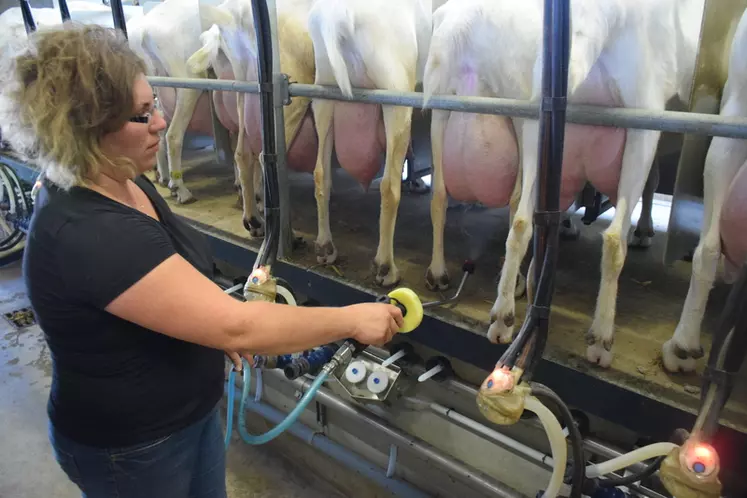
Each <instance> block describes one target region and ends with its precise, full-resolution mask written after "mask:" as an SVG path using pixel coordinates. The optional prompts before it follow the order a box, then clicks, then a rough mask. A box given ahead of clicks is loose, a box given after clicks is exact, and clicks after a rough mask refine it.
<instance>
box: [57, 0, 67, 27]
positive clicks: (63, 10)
mask: <svg viewBox="0 0 747 498" xmlns="http://www.w3.org/2000/svg"><path fill="white" fill-rule="evenodd" d="M58 3H59V9H60V17H62V22H65V21H69V20H70V9H68V8H67V0H59V2H58Z"/></svg>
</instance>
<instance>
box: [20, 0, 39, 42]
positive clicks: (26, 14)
mask: <svg viewBox="0 0 747 498" xmlns="http://www.w3.org/2000/svg"><path fill="white" fill-rule="evenodd" d="M18 3H19V4H20V5H21V15H22V16H23V25H24V27H25V28H26V34H27V35H30V34H31V33H33V32H34V31H36V22H35V21H34V14H32V13H31V5H29V0H18Z"/></svg>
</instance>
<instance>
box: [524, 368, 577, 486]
mask: <svg viewBox="0 0 747 498" xmlns="http://www.w3.org/2000/svg"><path fill="white" fill-rule="evenodd" d="M530 386H531V388H532V395H533V396H536V397H541V398H546V399H548V400H550V401H552V403H553V404H554V405H555V406H556V407H557V408H558V410H560V413H561V415H562V417H563V422H564V425H565V426H566V427H567V428H568V434H569V436H570V437H569V439H570V441H571V454H572V455H573V475H572V477H571V494H570V498H581V494H582V491H583V488H584V480H585V479H586V458H584V440H583V437H582V436H581V431H580V430H579V429H578V426H577V425H576V422H575V421H574V420H573V415H572V414H571V410H570V409H568V406H567V405H566V404H565V403H564V402H563V400H562V399H560V396H558V395H557V394H556V393H555V391H553V390H552V389H550V388H549V387H547V386H545V385H543V384H539V383H537V382H532V383H531V384H530Z"/></svg>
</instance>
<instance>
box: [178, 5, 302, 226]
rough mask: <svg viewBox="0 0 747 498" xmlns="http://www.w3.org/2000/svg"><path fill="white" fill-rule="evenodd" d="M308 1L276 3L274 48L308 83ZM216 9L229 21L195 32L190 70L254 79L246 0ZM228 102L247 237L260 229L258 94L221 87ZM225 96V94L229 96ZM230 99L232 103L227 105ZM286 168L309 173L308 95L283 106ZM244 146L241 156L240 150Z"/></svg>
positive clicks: (292, 73) (293, 74) (291, 72)
mask: <svg viewBox="0 0 747 498" xmlns="http://www.w3.org/2000/svg"><path fill="white" fill-rule="evenodd" d="M310 4H311V0H280V1H279V2H277V23H278V48H279V52H280V66H281V68H282V71H283V72H284V73H285V74H287V75H288V76H289V78H290V79H291V80H292V81H294V82H297V83H313V81H314V52H313V46H312V44H311V38H310V37H309V34H308V31H307V28H306V18H307V16H308V13H309V6H310ZM219 8H220V9H222V10H224V11H225V12H228V13H230V15H231V16H232V20H231V22H228V21H229V20H228V19H226V20H225V22H222V23H217V24H215V25H213V26H211V27H210V29H209V30H208V31H206V32H205V33H203V34H202V35H201V36H200V39H201V41H202V44H203V46H202V48H201V49H200V50H198V51H196V52H195V54H194V55H193V56H192V57H191V58H190V59H189V61H188V65H189V66H190V68H191V70H193V71H204V70H206V69H207V67H208V66H212V67H213V68H214V69H215V71H216V73H217V74H218V77H219V78H222V79H233V78H234V77H235V79H237V80H240V81H257V79H258V75H257V71H258V65H257V57H258V52H257V39H256V33H255V29H254V20H253V16H252V5H251V1H250V0H227V1H225V2H223V3H221V4H220V6H219ZM225 93H226V98H227V99H228V98H230V99H231V100H230V101H228V100H227V101H226V102H224V105H225V107H226V109H227V110H228V111H229V112H230V113H231V114H232V115H233V116H234V119H236V121H237V123H238V127H239V131H238V134H239V136H241V137H243V140H239V141H238V143H237V147H236V154H235V155H236V164H237V165H239V171H240V179H241V186H242V190H243V192H244V195H243V199H244V226H245V228H246V229H247V230H249V232H250V233H251V234H252V236H255V237H258V236H261V235H262V234H263V225H262V221H261V210H262V203H263V202H262V198H263V196H262V194H263V190H262V182H261V179H262V169H261V167H260V163H259V154H260V152H261V151H262V142H261V126H260V125H261V121H260V115H261V107H260V103H259V96H258V95H256V94H249V95H246V96H245V95H244V94H243V93H239V94H238V97H236V96H235V95H234V94H233V93H229V92H225ZM229 96H230V97H229ZM231 102H233V106H231ZM283 115H284V128H285V140H286V151H287V156H286V157H287V163H288V167H289V168H290V169H293V170H297V171H307V172H311V171H313V168H314V159H315V157H316V147H317V140H316V135H315V133H314V125H313V118H312V117H311V106H310V101H309V99H306V98H299V97H294V98H293V99H292V101H291V103H290V105H288V106H285V108H284V109H283ZM246 148H248V149H249V155H248V157H247V156H246V154H245V152H244V150H245V149H246Z"/></svg>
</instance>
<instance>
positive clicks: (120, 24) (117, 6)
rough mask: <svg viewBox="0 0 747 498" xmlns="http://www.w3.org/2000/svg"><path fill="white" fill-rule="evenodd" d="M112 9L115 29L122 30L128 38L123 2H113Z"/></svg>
mask: <svg viewBox="0 0 747 498" xmlns="http://www.w3.org/2000/svg"><path fill="white" fill-rule="evenodd" d="M110 7H111V9H112V19H113V20H114V27H115V28H117V29H119V30H121V31H122V33H123V34H124V36H125V38H127V22H126V20H125V15H124V8H122V0H111V4H110Z"/></svg>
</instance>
